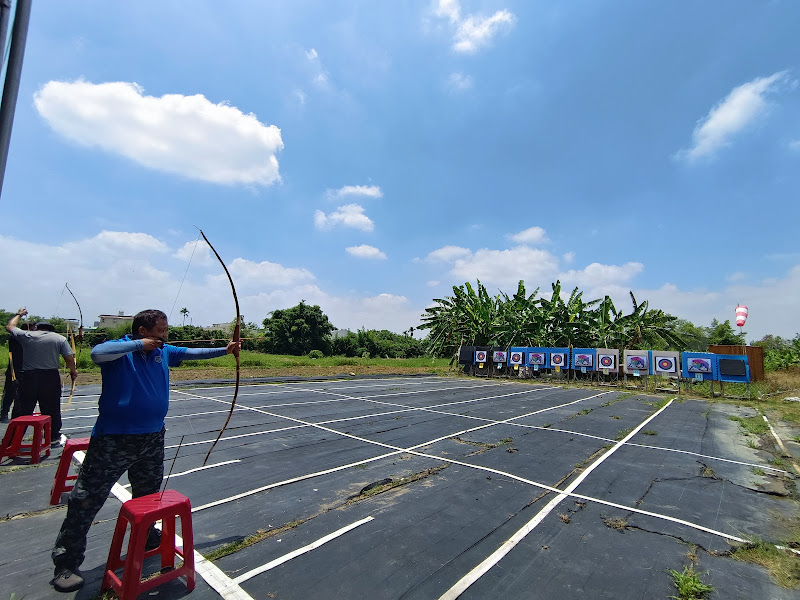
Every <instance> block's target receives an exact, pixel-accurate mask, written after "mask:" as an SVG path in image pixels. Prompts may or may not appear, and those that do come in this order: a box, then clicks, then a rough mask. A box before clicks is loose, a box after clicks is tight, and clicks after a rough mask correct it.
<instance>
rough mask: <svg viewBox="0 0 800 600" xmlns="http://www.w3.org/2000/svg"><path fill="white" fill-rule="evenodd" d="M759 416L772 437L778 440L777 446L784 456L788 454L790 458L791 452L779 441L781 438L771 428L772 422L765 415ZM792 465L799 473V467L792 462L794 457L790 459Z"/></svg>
mask: <svg viewBox="0 0 800 600" xmlns="http://www.w3.org/2000/svg"><path fill="white" fill-rule="evenodd" d="M761 416H762V417H763V418H764V421H765V422H766V424H767V427H769V430H770V432H771V433H772V437H774V438H775V441H776V442H778V446H780V448H781V450H783V453H784V454H785V455H786V456H788V457H789V458H792V455H791V453H790V452H789V451H788V450H787V449H786V446H784V445H783V442H782V441H781V438H779V437H778V434H777V433H776V432H775V430H774V429H773V428H772V423H770V422H769V420H768V419H767V415H761ZM792 466H793V467H794V470H795V471H797V472H798V473H800V467H798V466H797V463H796V462H794V459H792Z"/></svg>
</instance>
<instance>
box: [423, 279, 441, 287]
mask: <svg viewBox="0 0 800 600" xmlns="http://www.w3.org/2000/svg"><path fill="white" fill-rule="evenodd" d="M440 283H441V282H440V281H439V280H437V279H431V280H430V281H429V282H428V283H427V284H426V285H427V286H428V287H436V286H438V285H439V284H440Z"/></svg>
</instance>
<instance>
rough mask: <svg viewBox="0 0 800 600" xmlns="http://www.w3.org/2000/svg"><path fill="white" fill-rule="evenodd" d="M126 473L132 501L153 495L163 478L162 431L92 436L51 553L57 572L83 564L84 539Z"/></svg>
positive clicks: (73, 568)
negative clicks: (113, 489)
mask: <svg viewBox="0 0 800 600" xmlns="http://www.w3.org/2000/svg"><path fill="white" fill-rule="evenodd" d="M125 471H127V472H128V481H130V483H131V491H132V493H133V497H134V498H138V497H139V496H146V495H147V494H154V493H156V492H157V491H158V490H159V489H160V488H161V480H162V478H163V477H164V430H163V429H162V430H161V431H159V432H156V433H137V434H133V433H132V434H106V435H95V436H92V439H91V441H90V442H89V449H88V450H87V451H86V459H85V460H84V462H83V465H82V466H81V469H80V472H79V473H78V479H76V480H75V487H74V488H73V489H72V492H71V493H70V495H69V502H68V503H67V516H66V518H65V519H64V523H63V524H62V525H61V531H60V532H59V534H58V537H57V538H56V545H55V547H54V548H53V552H52V554H51V556H52V559H53V564H54V565H55V566H56V568H57V569H60V568H67V569H70V570H72V571H74V570H75V569H77V568H78V567H79V566H80V565H81V563H82V562H83V559H84V555H85V552H86V536H87V535H88V533H89V527H90V526H91V525H92V521H93V520H94V518H95V516H96V515H97V512H98V511H99V510H100V509H101V508H102V507H103V504H104V503H105V501H106V498H108V494H109V492H111V488H112V487H113V486H114V484H115V483H116V482H117V480H118V479H119V478H120V477H122V474H123V473H124V472H125Z"/></svg>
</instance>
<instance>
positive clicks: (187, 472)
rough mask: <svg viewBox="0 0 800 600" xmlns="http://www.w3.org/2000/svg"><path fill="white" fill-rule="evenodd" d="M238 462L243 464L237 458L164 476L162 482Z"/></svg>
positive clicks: (127, 485)
mask: <svg viewBox="0 0 800 600" xmlns="http://www.w3.org/2000/svg"><path fill="white" fill-rule="evenodd" d="M238 462H242V461H241V460H239V459H238V458H237V459H236V460H226V461H223V462H218V463H214V464H213V465H206V466H205V467H195V468H194V469H189V470H188V471H182V472H180V473H173V474H172V475H164V476H163V477H162V478H161V480H162V481H164V480H165V479H166V478H167V477H169V478H170V479H175V478H176V477H182V476H183V475H189V474H190V473H196V472H197V471H205V470H206V469H213V468H214V467H222V466H224V465H230V464H233V463H238ZM122 487H123V488H125V489H128V488H130V487H131V484H130V483H126V484H125V485H123V486H122Z"/></svg>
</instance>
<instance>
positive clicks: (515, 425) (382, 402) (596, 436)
mask: <svg viewBox="0 0 800 600" xmlns="http://www.w3.org/2000/svg"><path fill="white" fill-rule="evenodd" d="M550 389H556V388H551V387H543V388H535V390H536V391H541V390H550ZM307 391H309V392H313V393H317V394H336V395H339V396H344V397H345V398H353V399H356V397H355V396H347V395H345V394H338V393H336V392H328V391H318V390H312V389H309V390H307ZM372 398H373V397H365V398H360V399H363V400H365V401H367V402H372V403H375V404H385V405H387V406H402V407H406V408H413V407H408V406H407V405H406V404H400V403H397V402H384V401H380V400H373V399H372ZM467 402H474V400H463V401H461V402H448V403H445V404H434V405H432V406H428V407H419V408H415V410H421V411H426V412H431V413H437V414H440V415H449V416H452V417H462V418H464V419H474V420H476V421H484V422H493V423H497V422H499V421H496V420H495V419H487V418H486V417H476V416H474V415H463V414H460V413H453V412H448V411H445V410H433V409H434V408H437V407H441V406H453V405H456V404H463V403H467ZM397 412H403V411H397ZM384 414H392V413H391V412H388V413H377V414H376V415H375V416H382V415H384ZM351 418H361V417H351ZM764 419H765V420H766V417H764ZM330 422H332V421H323V422H321V423H322V424H327V423H330ZM507 424H508V425H512V426H514V427H522V428H524V429H539V430H542V431H555V432H558V433H564V434H568V435H572V436H576V437H585V438H590V439H595V440H600V441H603V442H612V443H616V442H617V440H612V439H611V438H605V437H601V436H599V435H592V434H590V433H581V432H578V431H570V430H569V429H558V428H553V427H541V426H539V425H525V424H524V423H507ZM767 424H768V425H769V422H767ZM770 428H771V426H770ZM776 439H777V436H776ZM778 443H779V444H780V440H778ZM626 445H627V446H631V447H638V448H648V449H652V450H664V451H666V452H676V453H679V454H688V455H691V456H696V457H698V458H706V459H708V460H716V461H721V462H727V463H733V464H737V465H742V466H746V467H758V468H761V469H767V470H769V471H775V472H776V473H782V474H785V475H791V476H793V473H791V472H790V471H785V470H783V469H778V468H776V467H770V466H768V465H762V464H758V463H748V462H742V461H739V460H732V459H729V458H721V457H718V456H709V455H707V454H699V453H697V452H690V451H689V450H678V449H675V448H664V447H663V446H652V445H648V444H637V443H634V442H629V443H627V444H626ZM781 447H783V445H782V444H781ZM784 452H786V449H785V448H784ZM786 454H788V452H786ZM795 468H798V467H797V466H795ZM798 473H800V470H798Z"/></svg>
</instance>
